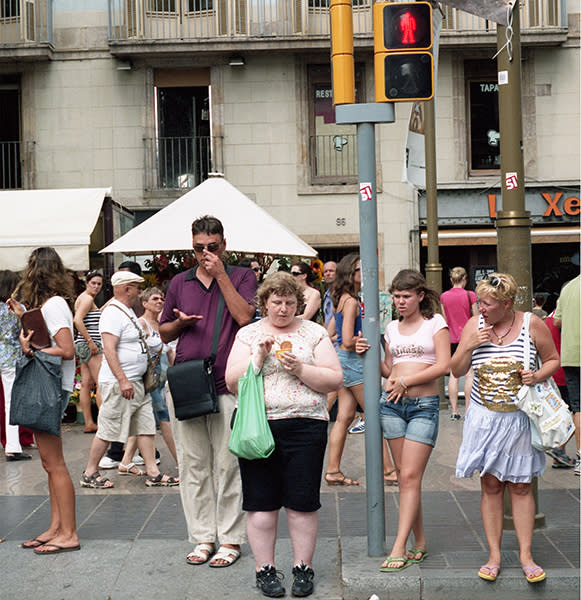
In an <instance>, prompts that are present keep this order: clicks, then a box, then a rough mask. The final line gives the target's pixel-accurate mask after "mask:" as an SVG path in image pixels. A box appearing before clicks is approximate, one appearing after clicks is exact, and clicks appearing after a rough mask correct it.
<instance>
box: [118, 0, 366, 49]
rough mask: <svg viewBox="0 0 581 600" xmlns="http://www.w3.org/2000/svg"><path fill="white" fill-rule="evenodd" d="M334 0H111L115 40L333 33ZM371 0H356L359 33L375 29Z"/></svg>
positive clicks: (354, 26) (199, 38)
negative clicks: (330, 12) (332, 6)
mask: <svg viewBox="0 0 581 600" xmlns="http://www.w3.org/2000/svg"><path fill="white" fill-rule="evenodd" d="M329 3H330V2H329V0H109V15H110V37H111V39H114V40H128V39H141V40H159V39H164V40H169V39H173V40H176V39H180V40H187V41H192V40H207V39H212V38H234V37H240V36H242V37H247V38H256V37H258V38H261V37H278V36H283V37H289V36H290V37H297V36H304V35H310V36H328V35H329V32H330V25H329ZM371 5H372V0H354V2H353V30H354V33H355V34H358V33H361V34H367V35H369V34H370V32H372V16H371Z"/></svg>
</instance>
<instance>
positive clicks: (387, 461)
mask: <svg viewBox="0 0 581 600" xmlns="http://www.w3.org/2000/svg"><path fill="white" fill-rule="evenodd" d="M382 447H383V479H384V480H385V481H386V483H388V484H393V483H396V482H397V469H396V468H395V465H394V464H393V461H392V460H391V453H390V451H389V448H388V446H387V440H386V439H385V438H383V446H382Z"/></svg>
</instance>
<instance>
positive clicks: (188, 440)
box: [168, 394, 246, 544]
mask: <svg viewBox="0 0 581 600" xmlns="http://www.w3.org/2000/svg"><path fill="white" fill-rule="evenodd" d="M218 401H219V404H220V412H219V413H217V414H214V415H207V416H205V417H198V418H196V419H189V420H187V421H178V420H177V419H176V418H175V415H174V411H173V401H172V400H171V398H170V401H169V402H168V404H169V410H170V415H171V420H172V427H173V431H174V437H175V442H176V449H177V456H178V465H179V472H180V494H181V498H182V505H183V509H184V514H185V517H186V522H187V525H188V539H189V541H190V542H192V543H194V544H195V543H201V542H216V541H217V540H219V542H220V544H242V543H243V542H245V541H246V523H245V520H246V519H245V515H244V513H243V512H242V484H241V481H240V471H239V469H238V459H237V458H236V457H235V456H234V455H233V454H231V452H230V451H229V450H228V440H229V439H230V419H231V418H232V412H233V410H234V406H235V402H236V398H235V397H234V396H233V395H231V394H223V395H220V396H219V397H218Z"/></svg>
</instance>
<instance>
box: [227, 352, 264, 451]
mask: <svg viewBox="0 0 581 600" xmlns="http://www.w3.org/2000/svg"><path fill="white" fill-rule="evenodd" d="M228 448H229V449H230V452H232V454H234V455H236V456H238V457H240V458H245V459H247V460H256V459H259V458H268V457H269V456H270V455H271V454H272V452H273V450H274V438H273V437H272V432H271V431H270V427H269V425H268V420H267V418H266V406H265V404H264V383H263V381H262V374H260V375H256V374H255V373H254V367H253V366H252V362H251V363H250V364H249V365H248V370H247V371H246V375H244V377H241V378H240V379H239V380H238V409H237V411H236V417H235V418H234V425H233V426H232V434H231V435H230V442H229V443H228Z"/></svg>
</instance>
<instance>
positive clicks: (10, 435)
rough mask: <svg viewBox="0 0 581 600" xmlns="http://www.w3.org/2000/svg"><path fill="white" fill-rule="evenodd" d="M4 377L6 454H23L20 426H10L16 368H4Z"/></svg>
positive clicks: (0, 372)
mask: <svg viewBox="0 0 581 600" xmlns="http://www.w3.org/2000/svg"><path fill="white" fill-rule="evenodd" d="M0 374H1V375H2V388H3V389H4V411H5V413H6V446H5V447H4V452H6V453H7V454H16V453H19V452H22V446H21V445H20V437H19V433H18V425H10V400H11V397H12V386H13V384H14V377H15V375H16V367H8V368H6V367H4V368H2V369H1V370H0Z"/></svg>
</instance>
